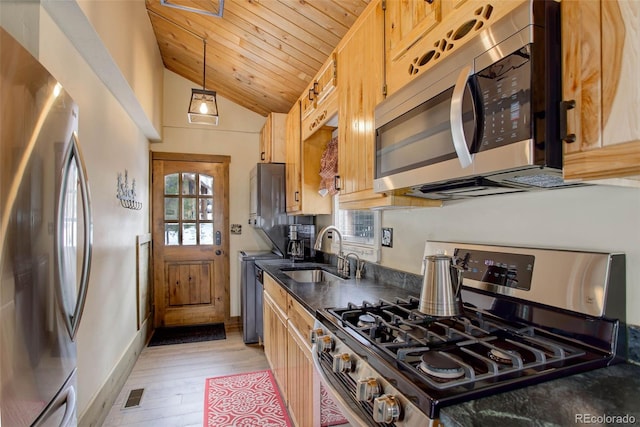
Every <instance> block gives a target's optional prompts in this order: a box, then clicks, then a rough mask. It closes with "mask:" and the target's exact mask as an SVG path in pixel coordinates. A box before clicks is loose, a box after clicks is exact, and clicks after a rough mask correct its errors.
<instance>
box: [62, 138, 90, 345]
mask: <svg viewBox="0 0 640 427" xmlns="http://www.w3.org/2000/svg"><path fill="white" fill-rule="evenodd" d="M78 193H79V195H80V198H81V207H82V210H81V212H80V213H78V212H77V207H78V203H77V196H78ZM79 214H81V215H82V233H83V234H82V241H81V242H76V239H77V238H78V231H79V230H78V229H77V228H78V227H77V226H78V219H79V218H78V216H79ZM79 243H81V244H82V248H81V249H82V259H81V266H80V267H81V268H80V278H79V279H77V278H76V271H77V270H78V269H77V262H78V260H77V253H76V250H77V248H78V244H79ZM92 249H93V221H92V215H91V197H90V194H89V183H88V180H87V171H86V169H85V166H84V161H83V158H82V154H81V152H80V146H79V144H78V136H77V134H76V133H75V132H74V133H73V134H72V136H71V141H70V143H69V146H68V148H67V151H66V152H65V155H64V159H63V163H62V182H61V184H60V194H59V198H58V212H57V222H56V258H57V264H58V286H57V289H58V296H59V298H60V301H61V307H62V308H63V310H64V311H65V312H64V319H65V323H66V326H67V331H68V332H69V336H70V337H71V339H72V340H73V339H75V336H76V334H77V332H78V326H79V324H80V318H81V317H82V311H83V310H84V303H85V300H86V297H87V288H88V285H89V272H90V269H91V254H92ZM76 289H77V291H76Z"/></svg>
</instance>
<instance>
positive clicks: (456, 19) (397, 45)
mask: <svg viewBox="0 0 640 427" xmlns="http://www.w3.org/2000/svg"><path fill="white" fill-rule="evenodd" d="M523 1H526V0H518V1H516V0H510V1H503V0H433V1H425V0H402V1H396V0H389V1H387V2H386V4H387V11H386V14H387V17H386V18H385V35H386V38H387V43H386V46H385V55H386V85H387V95H390V94H392V93H395V92H396V91H397V90H398V89H400V88H401V87H403V86H405V85H406V84H407V83H409V82H410V81H411V80H413V79H414V78H415V77H417V76H418V75H420V74H424V73H425V72H427V71H428V69H429V68H431V67H432V66H434V65H435V64H437V63H439V62H441V61H442V60H444V58H446V57H448V56H449V55H451V54H452V53H454V52H455V51H456V50H457V49H458V48H459V47H460V46H463V45H464V44H466V43H467V42H468V41H469V40H471V39H473V38H474V37H475V36H476V35H478V33H479V32H480V31H483V30H484V29H486V28H487V26H489V25H491V23H493V22H495V21H498V20H499V19H500V18H502V17H503V16H505V15H506V14H507V13H509V12H510V11H512V10H513V9H514V8H516V7H517V6H518V5H520V4H522V2H523ZM470 60H471V58H470Z"/></svg>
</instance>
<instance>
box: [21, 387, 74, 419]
mask: <svg viewBox="0 0 640 427" xmlns="http://www.w3.org/2000/svg"><path fill="white" fill-rule="evenodd" d="M63 406H64V415H63V416H62V421H60V427H74V426H75V425H76V423H77V420H76V413H77V411H76V390H75V388H74V387H73V386H69V387H67V389H66V390H64V391H62V392H61V393H60V394H59V395H58V396H57V397H56V398H55V399H54V400H53V401H52V402H51V403H50V404H49V406H48V407H47V409H46V410H45V411H44V412H43V413H42V415H40V417H39V418H38V420H36V422H35V423H33V425H32V427H44V426H47V425H51V422H53V421H52V420H51V418H52V417H53V416H54V415H56V414H58V413H59V410H60V408H62V407H63Z"/></svg>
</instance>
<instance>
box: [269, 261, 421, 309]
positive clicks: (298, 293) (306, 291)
mask: <svg viewBox="0 0 640 427" xmlns="http://www.w3.org/2000/svg"><path fill="white" fill-rule="evenodd" d="M256 265H257V266H259V267H261V268H262V269H263V271H265V272H266V273H269V275H271V277H273V278H274V279H276V280H277V281H278V282H279V283H280V284H281V285H282V286H283V287H284V288H285V289H287V290H288V291H289V293H290V294H291V295H293V297H294V298H296V300H298V301H299V302H300V303H301V304H302V305H303V306H304V307H305V308H306V309H307V310H309V312H311V313H314V314H315V312H316V311H317V310H320V309H323V308H332V307H346V306H347V303H350V302H352V303H354V304H361V303H362V301H369V302H372V303H373V302H377V301H378V300H379V299H381V298H382V299H387V300H393V299H394V298H397V297H399V298H406V297H407V296H409V295H414V296H415V295H416V293H415V292H411V291H409V290H407V289H403V288H401V287H398V286H394V285H393V284H392V283H388V282H382V281H379V280H372V279H367V278H364V279H345V280H341V281H335V282H319V283H299V282H296V281H295V280H293V279H291V278H289V276H287V275H286V274H284V273H283V272H282V270H286V269H312V268H322V269H323V270H326V271H328V272H330V273H333V274H337V271H336V268H335V267H334V266H331V265H328V264H320V263H315V262H296V263H292V262H291V261H289V260H256Z"/></svg>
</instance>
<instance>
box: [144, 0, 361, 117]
mask: <svg viewBox="0 0 640 427" xmlns="http://www.w3.org/2000/svg"><path fill="white" fill-rule="evenodd" d="M369 1H370V0H146V5H147V11H148V14H149V19H150V20H151V24H152V26H153V30H154V32H155V35H156V39H157V40H158V46H159V47H160V53H161V55H162V60H163V61H164V66H165V67H166V68H167V69H169V70H171V71H173V72H174V73H176V74H179V75H180V76H182V77H184V78H186V79H188V80H191V81H192V82H194V87H198V88H201V87H202V82H203V58H204V55H203V53H204V42H203V40H206V73H205V74H206V84H205V86H206V89H209V90H215V91H216V92H217V93H218V94H219V95H220V96H223V97H224V98H226V99H229V100H231V101H233V102H235V103H236V104H239V105H241V106H243V107H245V108H248V109H249V110H252V111H254V112H256V113H258V114H261V115H264V116H266V115H267V114H268V113H270V112H272V111H274V112H280V113H286V112H288V111H289V109H290V108H291V106H292V105H293V103H294V102H295V100H296V99H298V97H299V96H300V94H302V92H303V90H304V89H305V88H306V86H307V85H308V84H309V83H310V82H311V80H312V78H313V77H314V76H315V74H316V72H317V71H318V70H319V69H320V67H321V66H322V64H323V63H324V62H325V60H326V59H327V58H328V56H329V54H330V53H331V52H332V51H333V49H334V48H335V46H336V45H337V44H338V42H339V41H340V40H341V39H342V37H343V36H344V35H345V33H346V32H347V30H348V29H349V28H350V27H351V25H352V24H353V23H354V21H355V20H356V18H357V17H358V16H359V15H360V13H361V12H362V11H363V10H364V8H365V7H366V6H367V4H368V3H369ZM221 6H222V7H221ZM220 12H222V16H221V17H218V16H215V15H219V14H220Z"/></svg>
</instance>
